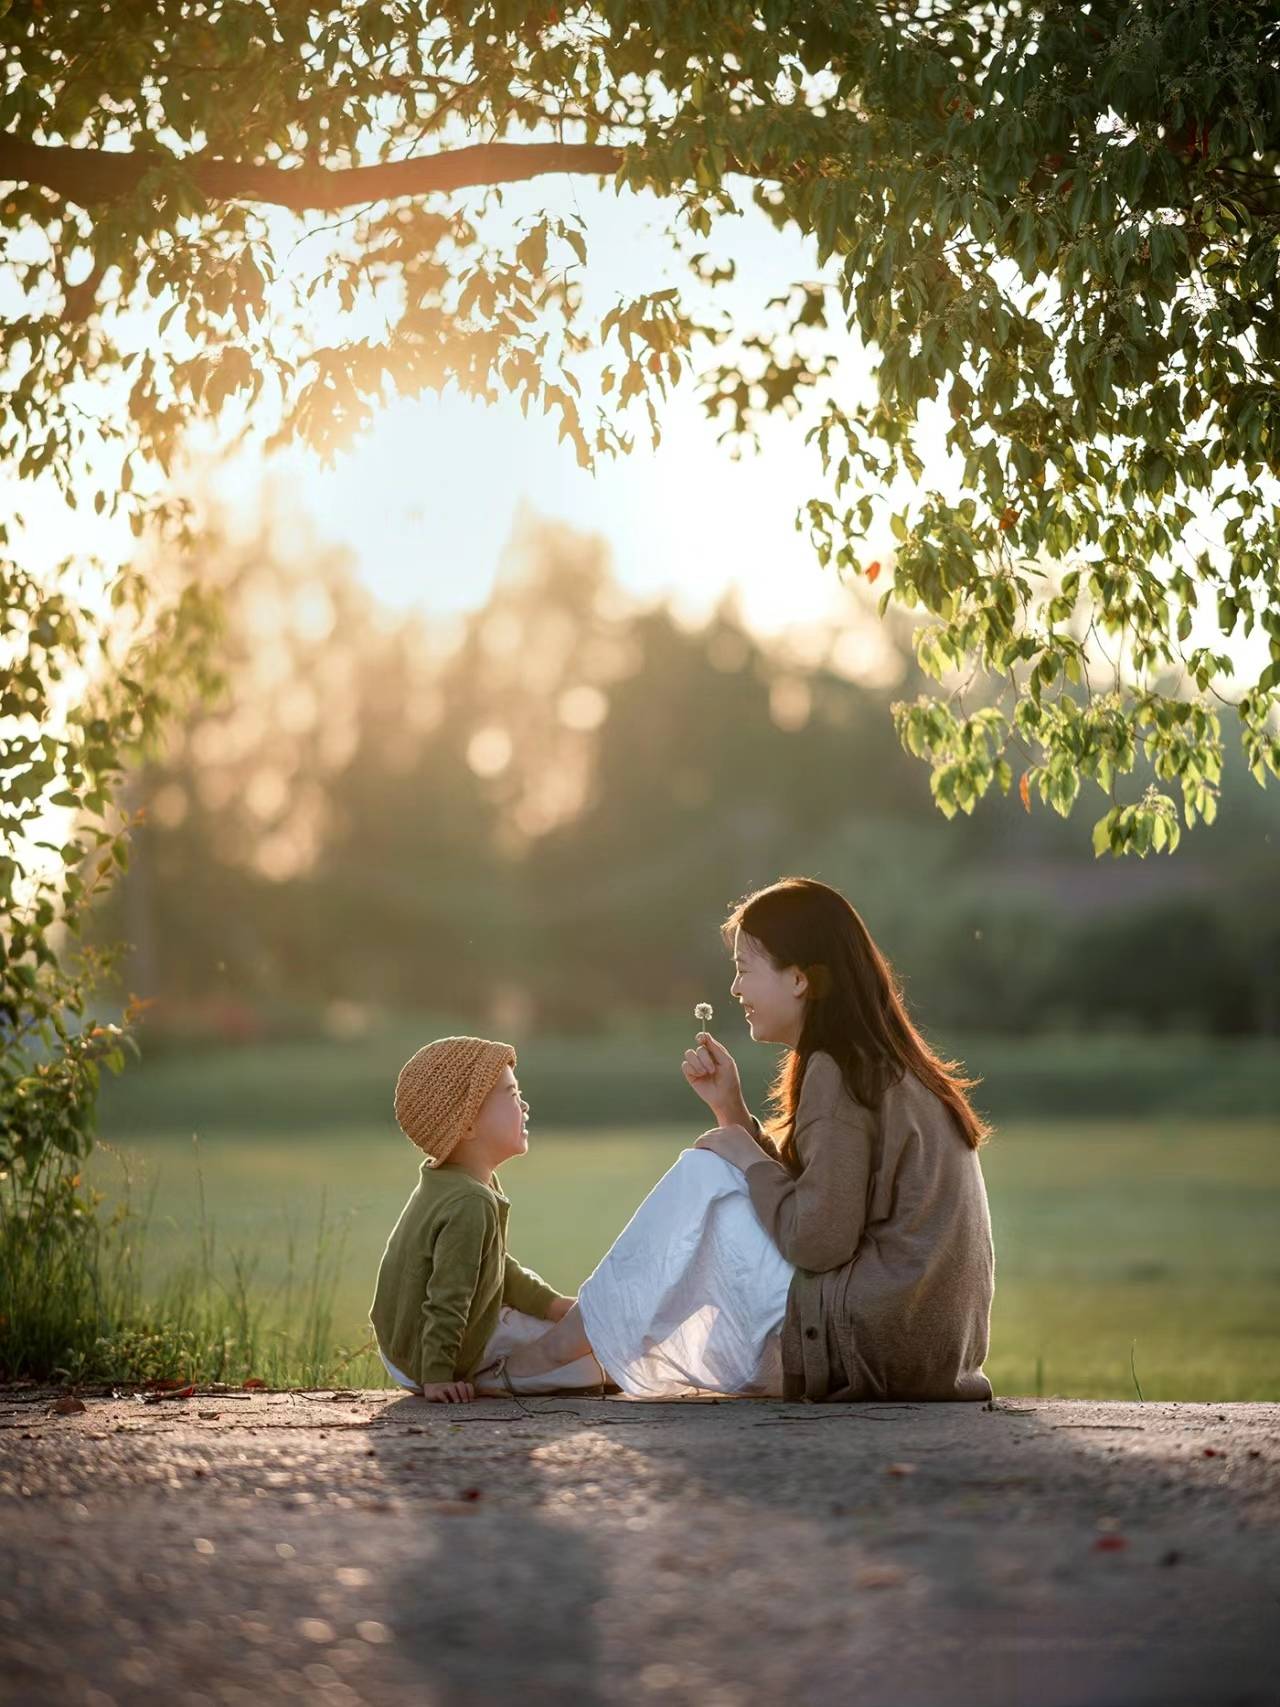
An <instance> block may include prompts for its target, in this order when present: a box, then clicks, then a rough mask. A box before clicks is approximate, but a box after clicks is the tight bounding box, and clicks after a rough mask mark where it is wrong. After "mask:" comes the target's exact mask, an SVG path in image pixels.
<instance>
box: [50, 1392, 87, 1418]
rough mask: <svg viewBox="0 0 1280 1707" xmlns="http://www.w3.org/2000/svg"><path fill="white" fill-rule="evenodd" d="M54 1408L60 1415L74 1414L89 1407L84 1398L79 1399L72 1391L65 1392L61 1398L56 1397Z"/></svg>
mask: <svg viewBox="0 0 1280 1707" xmlns="http://www.w3.org/2000/svg"><path fill="white" fill-rule="evenodd" d="M53 1408H54V1410H55V1411H56V1412H57V1414H58V1415H59V1416H60V1417H70V1416H74V1415H75V1413H76V1412H77V1411H87V1410H88V1409H89V1407H88V1405H86V1404H85V1402H84V1400H83V1399H77V1398H75V1397H74V1396H73V1395H72V1394H71V1393H64V1394H63V1395H62V1397H61V1398H60V1399H55V1400H54V1401H53Z"/></svg>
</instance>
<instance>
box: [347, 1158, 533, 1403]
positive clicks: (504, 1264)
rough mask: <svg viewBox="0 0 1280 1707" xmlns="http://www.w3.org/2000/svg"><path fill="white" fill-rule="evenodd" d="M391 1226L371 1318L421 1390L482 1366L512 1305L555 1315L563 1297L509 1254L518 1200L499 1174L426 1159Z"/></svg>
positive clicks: (381, 1341)
mask: <svg viewBox="0 0 1280 1707" xmlns="http://www.w3.org/2000/svg"><path fill="white" fill-rule="evenodd" d="M419 1176H420V1177H419V1179H418V1183H417V1185H416V1186H415V1187H414V1190H413V1192H412V1193H411V1194H410V1197H409V1200H408V1202H407V1203H406V1204H405V1206H404V1208H403V1209H402V1210H401V1211H400V1219H399V1220H398V1221H397V1222H396V1224H395V1226H394V1227H393V1228H392V1230H391V1237H390V1238H389V1239H388V1240H387V1246H386V1249H385V1250H384V1251H383V1253H382V1261H381V1262H380V1263H379V1265H378V1280H377V1285H376V1286H375V1288H374V1295H373V1303H372V1304H371V1305H370V1307H369V1321H370V1323H371V1324H372V1327H373V1331H374V1334H375V1336H376V1337H377V1341H378V1345H379V1346H380V1347H381V1349H382V1351H383V1353H384V1355H385V1356H386V1357H387V1358H389V1359H390V1361H391V1362H392V1363H394V1364H395V1366H396V1368H397V1369H402V1370H403V1371H404V1373H405V1374H406V1375H411V1376H412V1377H413V1379H414V1380H415V1381H416V1382H418V1384H419V1385H420V1386H425V1385H426V1384H427V1383H429V1382H433V1381H461V1380H465V1379H466V1377H467V1376H469V1375H471V1374H472V1373H473V1372H474V1371H475V1369H476V1368H477V1367H478V1366H479V1364H480V1360H481V1357H482V1355H483V1353H484V1348H485V1346H486V1345H487V1344H488V1343H489V1339H490V1337H491V1336H492V1334H493V1331H494V1329H495V1328H496V1327H497V1325H498V1311H499V1310H500V1309H501V1307H502V1306H503V1305H504V1304H510V1305H511V1306H512V1308H513V1309H516V1310H522V1311H524V1313H525V1314H526V1315H528V1316H540V1317H542V1318H544V1319H545V1318H546V1315H547V1311H548V1310H549V1309H550V1307H551V1305H552V1304H553V1303H554V1302H555V1301H556V1299H557V1297H559V1294H558V1293H557V1292H556V1290H555V1288H554V1287H551V1286H548V1285H547V1283H546V1281H545V1280H543V1279H542V1277H541V1275H537V1274H534V1273H533V1272H532V1270H531V1269H527V1268H521V1266H520V1264H519V1263H518V1262H517V1261H516V1260H515V1258H514V1257H512V1256H508V1254H507V1216H508V1214H509V1213H510V1209H511V1204H510V1202H509V1201H508V1199H507V1198H506V1197H505V1196H504V1195H503V1193H502V1189H501V1187H500V1186H499V1185H498V1182H497V1179H496V1177H495V1179H494V1182H493V1185H492V1187H490V1186H487V1185H482V1184H481V1183H480V1181H479V1180H478V1179H474V1178H473V1177H472V1176H471V1175H470V1174H469V1173H467V1172H465V1170H464V1169H462V1168H458V1167H454V1166H452V1165H451V1164H450V1163H448V1162H445V1163H443V1164H442V1165H441V1166H440V1167H432V1166H430V1165H429V1164H428V1163H427V1162H423V1164H422V1166H421V1169H420V1170H419Z"/></svg>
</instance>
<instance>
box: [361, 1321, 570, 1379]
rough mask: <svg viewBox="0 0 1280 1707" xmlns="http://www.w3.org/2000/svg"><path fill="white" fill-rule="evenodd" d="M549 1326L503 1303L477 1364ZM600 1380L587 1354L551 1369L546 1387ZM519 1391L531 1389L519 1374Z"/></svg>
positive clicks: (390, 1369)
mask: <svg viewBox="0 0 1280 1707" xmlns="http://www.w3.org/2000/svg"><path fill="white" fill-rule="evenodd" d="M551 1325H552V1324H551V1323H550V1322H545V1321H543V1319H542V1318H541V1317H540V1316H527V1315H526V1314H525V1313H524V1311H523V1310H513V1309H512V1308H511V1306H510V1305H509V1304H504V1305H503V1306H502V1308H501V1309H500V1310H499V1311H498V1325H497V1327H496V1328H495V1329H494V1330H493V1332H492V1334H491V1335H490V1336H489V1343H488V1344H487V1345H486V1346H485V1348H484V1354H483V1356H482V1357H481V1359H480V1367H481V1368H483V1367H484V1365H485V1364H486V1363H492V1362H493V1360H494V1358H495V1357H501V1356H502V1355H503V1353H504V1352H508V1351H514V1350H515V1348H516V1347H517V1346H518V1345H528V1343H529V1341H530V1340H536V1339H541V1338H542V1336H543V1334H545V1333H546V1331H547V1329H548V1328H549V1327H551ZM378 1356H379V1357H381V1358H382V1361H383V1363H384V1364H386V1367H387V1374H388V1375H389V1376H390V1377H391V1379H392V1380H393V1381H395V1382H396V1383H397V1384H398V1385H399V1386H401V1387H407V1388H408V1389H409V1391H410V1392H411V1393H420V1392H421V1391H422V1389H421V1387H420V1386H419V1384H418V1383H417V1382H416V1381H415V1380H414V1379H413V1377H412V1376H411V1375H406V1374H405V1372H404V1370H403V1369H397V1368H396V1366H395V1364H394V1363H392V1362H391V1360H390V1359H389V1358H388V1357H387V1356H386V1355H385V1353H384V1352H383V1350H382V1348H381V1346H379V1348H378ZM600 1380H601V1376H600V1365H599V1364H598V1363H597V1362H596V1360H595V1358H594V1357H590V1356H588V1357H579V1358H577V1359H576V1360H575V1361H574V1362H573V1363H566V1364H563V1365H562V1366H561V1367H560V1368H559V1369H553V1370H551V1371H550V1373H549V1374H548V1375H547V1377H546V1386H547V1391H548V1392H555V1391H558V1390H559V1389H560V1388H562V1387H598V1386H599V1385H600ZM520 1391H521V1393H530V1392H532V1391H533V1388H532V1387H531V1386H530V1385H529V1381H528V1377H522V1379H521V1382H520Z"/></svg>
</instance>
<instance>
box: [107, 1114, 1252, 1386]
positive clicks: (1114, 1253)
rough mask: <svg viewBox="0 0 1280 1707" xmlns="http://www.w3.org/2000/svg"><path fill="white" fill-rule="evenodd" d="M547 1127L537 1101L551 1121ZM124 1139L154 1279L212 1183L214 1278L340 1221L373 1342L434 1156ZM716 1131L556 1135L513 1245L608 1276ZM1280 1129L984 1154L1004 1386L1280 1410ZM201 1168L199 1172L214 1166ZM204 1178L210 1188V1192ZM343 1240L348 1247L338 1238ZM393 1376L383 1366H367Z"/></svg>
mask: <svg viewBox="0 0 1280 1707" xmlns="http://www.w3.org/2000/svg"><path fill="white" fill-rule="evenodd" d="M535 1115H536V1109H535ZM131 1130H132V1132H133V1134H134V1136H133V1137H132V1138H131V1140H130V1142H129V1143H128V1144H127V1145H125V1146H120V1145H118V1144H117V1143H108V1144H104V1146H103V1147H102V1148H101V1149H100V1150H99V1151H98V1152H97V1154H96V1155H95V1157H94V1158H93V1162H92V1166H91V1170H90V1177H91V1178H92V1179H93V1181H94V1182H95V1183H96V1184H98V1185H99V1186H100V1187H101V1188H103V1189H106V1190H107V1191H108V1192H109V1193H110V1194H113V1195H114V1194H116V1193H117V1192H118V1190H119V1186H120V1183H121V1180H122V1178H123V1170H124V1169H125V1167H126V1166H127V1168H128V1170H129V1172H130V1173H131V1175H132V1176H133V1183H132V1188H131V1189H132V1196H133V1199H134V1201H135V1203H136V1202H138V1201H139V1199H140V1198H144V1197H145V1196H146V1195H147V1192H148V1191H149V1190H150V1189H152V1188H154V1192H155V1196H154V1214H153V1217H152V1221H151V1225H150V1229H149V1232H148V1236H147V1240H146V1252H147V1263H148V1265H149V1268H150V1271H151V1272H152V1273H153V1274H154V1275H155V1276H157V1277H159V1276H160V1275H161V1274H162V1273H164V1272H166V1271H171V1270H172V1269H173V1267H174V1266H175V1265H180V1264H182V1263H184V1262H191V1261H193V1260H194V1259H195V1257H196V1254H197V1252H198V1250H199V1246H200V1232H199V1227H200V1190H201V1188H202V1190H203V1201H204V1213H205V1217H206V1226H208V1227H211V1228H212V1232H213V1237H214V1266H215V1271H219V1270H221V1272H225V1273H228V1274H230V1272H231V1270H232V1266H233V1264H232V1259H233V1256H234V1255H235V1254H236V1253H239V1255H240V1257H241V1259H242V1260H243V1261H246V1262H247V1263H248V1265H249V1268H250V1270H251V1274H252V1284H253V1286H254V1287H255V1288H259V1289H267V1290H270V1289H273V1288H278V1287H279V1286H280V1285H281V1283H282V1281H283V1279H284V1276H285V1273H286V1269H287V1266H288V1262H289V1249H290V1240H291V1239H292V1241H293V1251H294V1261H295V1263H301V1264H302V1265H304V1266H305V1265H306V1264H307V1262H308V1261H309V1253H310V1251H311V1249H312V1248H313V1246H314V1244H315V1241H316V1235H317V1229H318V1228H319V1226H320V1220H321V1212H322V1208H323V1212H324V1216H325V1223H326V1226H327V1227H328V1229H329V1232H328V1234H327V1235H326V1241H327V1244H326V1248H327V1249H328V1251H329V1254H330V1256H331V1257H333V1258H334V1259H340V1260H338V1266H337V1268H336V1271H335V1286H336V1297H335V1303H336V1308H335V1316H334V1328H335V1333H336V1335H337V1337H338V1339H339V1341H340V1342H341V1343H343V1344H344V1345H346V1346H349V1347H352V1348H355V1347H357V1346H359V1345H360V1344H361V1343H362V1342H363V1340H364V1338H365V1336H366V1333H367V1329H366V1325H365V1313H366V1310H367V1306H368V1302H369V1298H370V1296H371V1293H372V1287H373V1279H374V1274H375V1272H376V1268H377V1263H378V1258H379V1255H380V1254H381V1251H382V1246H383V1243H384V1241H385V1239H386V1236H387V1234H388V1232H389V1231H390V1228H391V1226H392V1224H393V1222H394V1220H395V1217H396V1215H397V1214H398V1213H399V1210H400V1208H401V1205H402V1204H403V1202H404V1199H405V1198H406V1196H407V1195H408V1193H409V1192H410V1191H411V1190H412V1188H413V1185H414V1183H415V1179H416V1152H414V1151H413V1150H412V1149H411V1148H410V1146H409V1145H408V1143H407V1142H406V1141H404V1140H403V1139H402V1138H400V1137H399V1135H398V1134H397V1133H396V1131H395V1129H394V1127H392V1126H390V1123H389V1122H388V1121H386V1120H383V1121H382V1122H380V1123H379V1124H377V1125H373V1124H359V1123H353V1124H350V1125H347V1126H339V1125H336V1124H333V1123H330V1122H326V1123H322V1124H319V1125H317V1126H315V1127H314V1128H311V1129H300V1130H297V1131H295V1132H292V1133H285V1132H282V1131H281V1130H279V1129H278V1128H276V1129H271V1130H268V1131H264V1132H262V1133H261V1134H254V1133H252V1132H245V1131H244V1130H240V1131H231V1130H227V1129H224V1128H223V1127H220V1126H218V1125H216V1124H215V1125H213V1126H212V1127H208V1128H206V1134H205V1136H204V1137H202V1138H201V1139H199V1140H198V1141H193V1140H192V1139H191V1138H190V1137H182V1138H179V1137H177V1136H175V1135H173V1129H172V1127H169V1126H168V1125H167V1122H166V1123H165V1126H164V1127H163V1128H161V1129H159V1130H156V1131H153V1132H151V1133H145V1134H139V1132H138V1128H137V1126H136V1125H131ZM699 1130H701V1127H700V1126H699V1125H698V1123H697V1122H696V1120H695V1121H693V1122H692V1123H690V1124H687V1125H666V1126H645V1127H639V1128H618V1129H616V1130H615V1129H610V1130H607V1131H598V1132H595V1133H591V1132H587V1131H583V1130H581V1129H564V1128H562V1129H559V1130H548V1131H544V1130H542V1129H541V1128H540V1127H539V1126H538V1124H537V1121H536V1118H535V1121H534V1124H533V1130H532V1135H531V1149H530V1153H529V1155H528V1156H527V1157H525V1158H521V1159H519V1160H517V1161H515V1162H512V1163H510V1164H509V1165H508V1167H507V1168H506V1170H505V1171H504V1175H503V1185H504V1188H505V1189H506V1191H507V1193H508V1195H509V1196H510V1197H511V1199H512V1204H513V1209H512V1224H511V1226H512V1248H513V1250H514V1252H515V1254H516V1255H517V1256H518V1257H520V1259H521V1260H522V1261H524V1262H526V1263H528V1264H530V1265H531V1266H533V1267H535V1268H537V1269H539V1270H540V1271H541V1272H542V1273H543V1274H544V1275H545V1276H546V1277H547V1279H548V1280H550V1281H551V1282H552V1283H553V1284H554V1285H556V1286H558V1287H560V1288H561V1289H562V1290H564V1291H572V1290H573V1289H574V1287H575V1286H576V1284H577V1283H578V1282H579V1281H580V1280H581V1279H582V1278H583V1277H584V1276H585V1275H586V1274H587V1273H588V1272H589V1271H590V1269H591V1268H592V1266H593V1265H594V1263H595V1262H596V1261H597V1259H598V1258H599V1257H600V1255H601V1254H602V1253H603V1252H604V1251H605V1250H606V1249H607V1247H608V1245H609V1243H610V1241H611V1240H612V1238H613V1237H614V1235H615V1234H616V1233H617V1232H618V1230H619V1228H620V1227H621V1226H622V1225H623V1224H624V1223H625V1221H626V1219H627V1217H628V1216H629V1214H630V1213H631V1211H632V1209H633V1208H634V1206H635V1205H636V1203H637V1202H639V1200H640V1198H641V1197H642V1196H643V1194H644V1192H645V1191H646V1190H647V1189H648V1187H649V1186H650V1185H651V1184H652V1183H653V1181H654V1180H655V1179H656V1178H657V1177H658V1176H659V1175H660V1174H661V1173H662V1172H663V1170H664V1169H665V1168H666V1167H667V1166H668V1165H669V1164H670V1162H671V1161H672V1160H673V1159H674V1157H675V1155H676V1154H677V1153H678V1152H679V1150H680V1149H681V1148H682V1147H683V1146H684V1145H686V1144H688V1143H689V1142H690V1141H691V1140H692V1138H693V1137H694V1136H696V1134H697V1132H698V1131H699ZM1278 1139H1280V1129H1278V1128H1277V1126H1276V1123H1275V1122H1274V1121H1267V1120H1262V1119H1243V1118H1241V1119H1230V1120H1223V1119H1217V1120H1203V1119H1199V1120H1184V1119H1177V1118H1173V1117H1167V1116H1160V1117H1158V1118H1148V1119H1125V1120H1117V1121H1106V1120H1101V1121H1099V1120H1093V1121H1081V1120H1075V1121H1071V1122H1069V1123H1068V1122H1061V1123H1049V1122H1029V1121H1021V1122H1013V1123H1010V1124H1009V1125H1007V1126H1004V1127H1002V1128H1001V1129H1000V1131H999V1132H998V1133H997V1136H996V1138H995V1139H994V1140H993V1141H992V1143H991V1144H990V1145H989V1146H988V1147H987V1148H986V1149H985V1150H984V1152H983V1166H984V1171H985V1174H986V1178H987V1185H988V1190H989V1193H990V1198H991V1209H992V1219H993V1223H994V1228H995V1243H996V1270H997V1272H996V1302H995V1310H994V1318H993V1323H992V1346H991V1355H990V1357H989V1358H988V1361H987V1372H988V1374H989V1375H990V1377H991V1380H992V1383H993V1385H994V1386H995V1388H996V1391H997V1392H998V1393H1006V1394H1013V1393H1017V1394H1031V1393H1036V1392H1043V1393H1046V1394H1060V1395H1062V1396H1065V1397H1073V1398H1123V1397H1134V1396H1135V1386H1134V1378H1133V1374H1132V1372H1131V1358H1132V1362H1133V1365H1134V1367H1135V1368H1136V1372H1137V1379H1138V1382H1139V1383H1140V1385H1141V1392H1142V1395H1143V1397H1145V1398H1148V1399H1181V1400H1230V1399H1237V1400H1242V1399H1252V1400H1280V1245H1278V1242H1277V1238H1276V1233H1277V1228H1278V1227H1280V1143H1278V1142H1277V1140H1278ZM197 1164H198V1165H197ZM198 1175H199V1179H198ZM339 1236H340V1239H341V1249H340V1250H339V1249H338V1247H337V1246H336V1245H335V1243H334V1240H335V1238H336V1237H339ZM350 1370H351V1379H352V1380H353V1381H354V1380H361V1381H365V1382H368V1383H369V1384H378V1376H379V1374H380V1370H381V1366H380V1365H378V1364H376V1363H372V1362H370V1360H369V1359H368V1358H367V1357H366V1358H360V1359H357V1360H356V1361H354V1362H353V1363H352V1364H351V1366H350Z"/></svg>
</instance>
